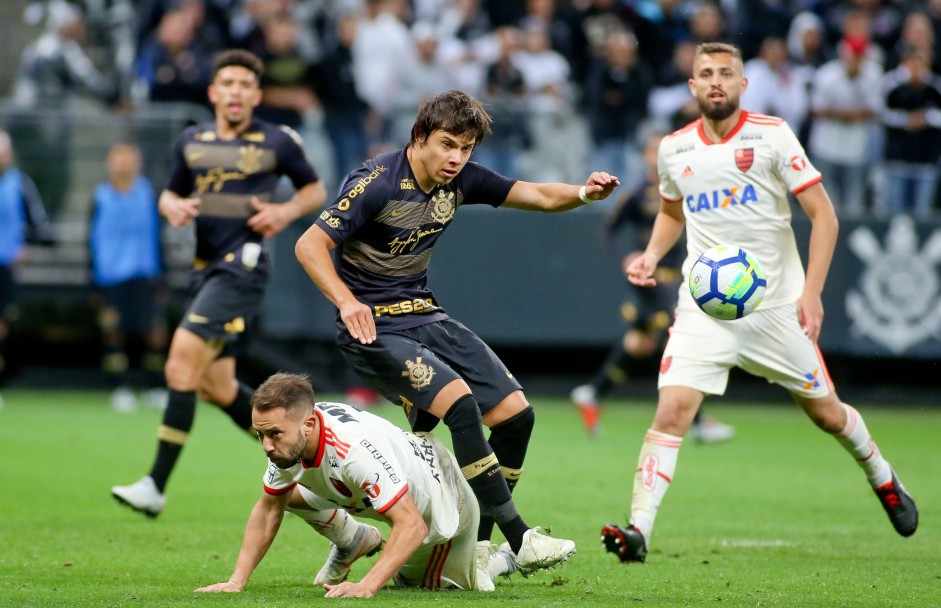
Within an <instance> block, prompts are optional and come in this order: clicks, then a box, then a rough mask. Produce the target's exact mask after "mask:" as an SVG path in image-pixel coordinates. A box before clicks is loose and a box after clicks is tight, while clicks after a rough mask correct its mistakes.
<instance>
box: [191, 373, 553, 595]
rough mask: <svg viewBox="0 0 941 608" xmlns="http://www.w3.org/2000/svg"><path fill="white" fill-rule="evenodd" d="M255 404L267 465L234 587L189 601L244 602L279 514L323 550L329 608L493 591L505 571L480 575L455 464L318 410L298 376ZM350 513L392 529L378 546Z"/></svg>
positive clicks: (470, 510) (471, 514)
mask: <svg viewBox="0 0 941 608" xmlns="http://www.w3.org/2000/svg"><path fill="white" fill-rule="evenodd" d="M252 404H253V410H252V421H253V423H254V427H255V429H256V431H257V433H258V437H259V439H260V441H261V446H262V449H263V450H264V452H265V454H266V455H267V457H268V466H267V469H266V471H265V474H264V477H263V492H262V494H261V497H260V498H259V499H258V502H257V503H256V505H255V507H254V509H252V512H251V515H250V516H249V519H248V524H247V525H246V528H245V536H244V538H243V541H242V548H241V551H240V552H239V555H238V558H237V560H236V564H235V569H234V571H233V572H232V576H231V577H229V580H228V581H226V582H224V583H217V584H215V585H210V586H208V587H202V588H200V589H197V591H208V592H238V591H242V590H244V589H245V586H246V584H247V583H248V579H249V577H250V576H251V574H252V572H253V571H254V570H255V568H256V567H257V566H258V564H259V563H260V562H261V560H262V558H263V557H264V556H265V554H266V552H267V550H268V547H270V545H271V543H272V541H274V538H275V536H276V535H277V533H278V531H279V529H280V526H281V521H282V518H283V516H284V512H285V511H290V512H291V513H293V514H295V515H297V516H298V517H300V518H301V519H302V520H304V521H305V522H306V523H307V524H308V525H309V526H311V527H312V528H313V529H314V530H315V531H316V532H318V533H319V534H321V535H323V536H324V537H326V538H327V539H328V540H329V541H330V542H331V549H330V553H329V555H328V556H327V560H326V562H325V563H324V565H323V567H321V569H320V571H319V572H318V573H317V575H316V577H315V578H314V584H315V585H318V586H323V587H324V588H325V589H326V590H327V593H326V596H327V597H372V596H374V595H375V594H376V593H378V592H379V591H380V590H381V589H382V588H383V587H384V586H385V585H386V584H387V583H388V582H389V581H390V580H392V581H394V583H395V584H396V585H400V586H408V587H423V588H426V589H446V588H457V589H464V590H477V591H492V590H493V588H494V586H493V580H492V579H493V578H494V577H495V576H497V575H498V574H500V573H504V572H505V571H506V569H507V568H508V567H509V566H510V564H509V563H507V562H506V561H503V563H502V564H497V563H496V562H497V561H498V559H496V558H495V559H493V560H492V562H493V563H492V564H491V563H488V564H484V565H483V567H482V568H481V566H480V565H479V564H478V560H477V542H476V539H477V526H478V524H479V516H480V510H479V507H478V505H477V500H476V499H475V498H474V493H473V492H472V491H471V489H470V486H469V485H468V483H467V481H466V480H465V479H464V476H463V475H462V474H461V470H460V466H459V465H458V464H457V461H456V460H455V458H454V456H453V455H452V454H451V453H450V452H449V451H448V450H447V448H445V447H444V445H443V444H442V443H441V442H440V441H439V440H438V439H437V438H436V437H435V436H434V435H431V434H425V433H409V432H406V431H403V430H402V429H400V428H398V427H397V426H395V425H394V424H392V423H391V422H389V421H387V420H384V419H382V418H379V417H378V416H375V415H373V414H370V413H368V412H362V411H359V410H357V409H355V408H353V407H351V406H348V405H345V404H340V403H329V402H321V403H315V400H314V391H313V389H312V388H311V386H310V383H309V382H308V380H307V377H306V376H299V375H296V374H285V373H278V374H275V375H273V376H271V377H270V378H269V379H268V380H267V381H266V382H265V383H264V384H262V385H261V386H260V387H259V388H258V390H257V391H256V392H255V394H254V396H253V397H252ZM348 512H352V513H356V514H358V515H359V516H360V517H366V518H370V519H375V520H379V521H385V522H387V523H389V524H391V526H392V530H391V532H390V534H389V537H388V539H387V540H386V542H385V546H384V547H383V541H382V535H381V534H380V532H379V530H378V529H376V528H375V527H374V526H371V525H368V524H366V523H362V522H358V521H357V520H356V519H354V518H353V517H352V516H351V515H350V514H349V513H348ZM380 550H381V551H382V553H381V555H380V556H379V559H378V560H377V561H376V562H375V563H374V564H373V566H372V567H371V568H370V569H369V571H368V572H367V573H366V574H365V575H364V576H363V578H362V579H361V580H360V581H359V582H349V581H347V578H348V577H349V573H350V566H352V564H353V563H354V562H355V561H356V560H357V559H359V558H361V557H365V556H370V555H373V554H375V553H377V552H379V551H380ZM534 550H536V547H534V546H531V545H530V546H527V547H526V548H524V551H534ZM489 568H493V570H494V572H493V573H491V572H490V570H489Z"/></svg>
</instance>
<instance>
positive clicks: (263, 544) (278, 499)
mask: <svg viewBox="0 0 941 608" xmlns="http://www.w3.org/2000/svg"><path fill="white" fill-rule="evenodd" d="M290 495H291V493H290V492H288V493H286V494H282V495H280V496H272V495H270V494H267V493H263V494H262V496H261V498H259V499H258V502H257V503H255V508H254V509H252V514H251V515H249V516H248V524H246V526H245V537H244V538H243V539H242V549H241V550H240V551H239V556H238V559H237V560H236V561H235V570H233V571H232V576H230V577H229V580H227V581H226V582H224V583H216V584H215V585H209V586H208V587H200V588H199V589H196V590H195V591H199V592H209V593H238V592H239V591H242V590H243V589H245V585H246V584H247V583H248V577H250V576H251V575H252V572H254V571H255V568H256V567H257V566H258V564H259V562H261V559H262V558H263V557H264V556H265V553H267V552H268V547H270V546H271V542H272V541H273V540H274V537H275V536H277V534H278V529H279V528H280V527H281V520H282V519H284V507H285V506H286V505H287V502H288V497H289V496H290Z"/></svg>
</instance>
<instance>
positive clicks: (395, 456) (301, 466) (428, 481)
mask: <svg viewBox="0 0 941 608" xmlns="http://www.w3.org/2000/svg"><path fill="white" fill-rule="evenodd" d="M314 413H315V414H316V415H317V417H318V418H319V419H320V437H319V440H318V446H319V447H318V449H317V455H316V456H315V457H314V459H313V460H312V461H310V462H304V461H301V462H299V463H297V464H295V465H294V466H292V467H291V468H288V469H282V468H279V467H278V466H277V465H275V464H274V463H272V462H270V461H269V463H268V469H267V471H266V472H265V476H264V489H265V491H266V492H268V493H269V494H284V493H286V492H289V491H291V490H292V489H293V488H294V486H295V485H296V484H300V485H302V486H304V487H305V488H307V489H308V490H310V491H311V492H313V493H314V494H316V495H317V496H319V497H320V498H323V499H326V500H327V501H329V502H330V503H332V504H334V505H336V506H337V507H338V508H341V509H345V510H347V511H348V512H350V513H352V514H356V515H360V516H363V517H368V518H370V519H378V520H383V518H382V517H381V515H382V514H383V513H385V512H386V511H387V510H388V509H389V508H391V507H392V506H393V505H394V504H395V503H396V502H397V501H398V500H399V499H400V498H401V497H402V496H403V495H404V494H405V493H406V492H409V493H410V494H411V495H412V499H413V500H414V501H415V504H416V505H417V506H418V511H419V512H420V513H421V514H422V518H423V519H424V520H425V523H426V524H427V525H428V536H427V537H426V538H425V542H426V543H430V544H438V543H441V542H444V541H446V540H448V539H450V538H452V537H453V536H454V535H455V533H456V531H457V528H458V524H459V520H460V514H459V513H458V509H459V508H460V507H461V504H460V502H461V499H460V498H459V496H461V493H460V492H458V491H456V490H455V488H454V485H455V483H456V480H455V479H454V478H453V474H452V473H451V472H452V471H453V470H454V469H455V468H456V465H455V466H454V467H451V466H445V467H444V469H443V468H442V464H441V463H440V462H439V454H438V452H437V451H436V450H435V449H434V447H433V445H432V443H431V442H429V441H428V440H427V439H426V438H425V437H423V436H421V435H416V434H413V433H409V432H406V431H403V430H402V429H400V428H399V427H397V426H395V425H394V424H392V423H391V422H389V421H388V420H385V419H383V418H380V417H378V416H375V415H373V414H370V413H368V412H361V411H359V410H357V409H356V408H353V407H351V406H349V405H344V404H342V403H330V402H321V403H317V405H316V406H315V408H314ZM440 457H441V458H444V457H448V458H450V455H449V454H442V455H441V456H440Z"/></svg>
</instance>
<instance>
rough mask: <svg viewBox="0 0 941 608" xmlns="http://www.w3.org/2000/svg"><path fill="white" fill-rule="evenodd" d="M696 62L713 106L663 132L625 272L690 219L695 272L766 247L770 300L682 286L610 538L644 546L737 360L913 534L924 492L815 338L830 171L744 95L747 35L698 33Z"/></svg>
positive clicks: (621, 551) (698, 79)
mask: <svg viewBox="0 0 941 608" xmlns="http://www.w3.org/2000/svg"><path fill="white" fill-rule="evenodd" d="M693 66H694V67H693V75H692V78H690V80H689V91H690V93H691V94H692V96H693V97H694V98H695V99H696V101H697V104H698V105H699V107H700V111H701V113H702V116H701V118H700V119H698V120H696V121H693V122H692V123H690V124H689V125H687V126H686V127H685V128H683V129H680V130H679V131H677V132H675V133H673V134H672V135H670V136H669V137H668V138H665V139H664V140H663V141H662V142H661V144H660V150H659V152H658V155H657V161H658V162H657V169H658V170H657V173H658V176H659V182H660V196H661V197H662V199H663V202H662V203H661V205H660V212H659V214H658V215H657V219H656V222H655V223H654V229H653V232H652V234H651V237H650V241H649V242H648V244H647V248H646V249H645V250H644V253H643V254H642V255H640V256H638V257H637V258H635V259H634V261H633V262H631V264H630V266H629V267H628V269H627V274H628V279H629V280H630V281H631V283H633V284H634V285H638V286H640V287H653V286H654V285H655V284H656V278H655V273H656V270H657V265H658V263H659V261H660V259H661V258H662V257H663V256H664V254H665V253H666V252H667V251H669V250H670V249H672V248H673V247H674V245H676V242H677V241H678V240H679V238H680V237H681V236H682V234H683V231H684V230H685V231H686V241H687V258H686V261H685V262H684V264H683V268H684V274H686V273H688V272H689V268H690V266H691V265H692V263H693V261H694V260H695V259H696V258H697V256H698V255H699V253H700V252H702V251H705V250H706V249H708V248H710V247H714V246H715V245H718V244H721V243H729V242H734V243H738V244H740V245H741V246H742V247H746V248H748V249H749V251H751V252H752V253H754V254H755V256H756V257H758V259H760V260H761V264H762V267H763V268H764V270H765V273H766V274H767V277H768V290H767V292H766V294H765V298H764V300H763V301H762V306H761V308H759V309H758V310H756V311H754V312H753V313H751V314H750V315H749V316H747V317H745V318H742V319H738V320H736V321H719V320H717V319H713V318H712V317H710V316H708V315H706V314H705V313H703V312H702V311H701V310H700V309H699V308H698V307H697V306H696V304H695V302H693V298H692V296H691V295H690V293H689V291H688V290H685V289H684V290H680V299H679V303H678V305H677V313H676V320H675V322H674V323H673V326H672V327H671V329H670V339H669V341H668V342H667V346H666V348H665V349H664V352H663V358H662V360H661V364H660V378H659V382H658V388H659V398H658V401H657V412H656V414H655V415H654V420H653V423H652V424H651V426H650V428H649V429H648V430H647V432H646V434H645V435H644V442H643V444H642V446H641V448H640V455H639V456H638V464H637V467H636V469H635V470H634V489H633V494H632V496H631V515H630V522H629V523H628V525H627V527H622V526H619V525H615V524H608V525H606V526H604V527H603V528H602V531H601V537H602V542H603V543H604V544H605V547H606V549H607V550H608V551H610V552H612V553H615V554H616V555H617V556H618V558H619V559H620V560H621V561H622V562H629V561H638V562H643V561H644V560H645V559H646V558H647V548H648V546H649V543H650V536H651V534H652V532H653V527H654V521H655V519H656V517H657V512H658V510H659V509H660V503H661V502H662V500H663V497H664V496H665V495H666V492H667V490H668V489H669V487H670V484H671V483H672V480H673V477H674V474H675V472H676V464H677V459H678V457H679V452H680V448H681V447H682V444H683V436H684V435H685V434H686V431H687V430H688V428H689V426H690V424H691V423H692V420H693V416H694V415H695V413H696V411H697V410H698V409H699V407H700V405H702V402H703V399H704V398H705V397H706V396H707V395H721V394H723V393H724V392H725V389H726V386H727V384H728V376H729V370H730V369H731V368H732V367H739V368H741V369H743V370H744V371H746V372H748V373H750V374H753V375H755V376H758V377H761V378H765V379H766V380H768V381H769V382H773V383H775V384H778V385H779V386H781V387H782V388H784V389H786V390H787V391H788V393H789V394H790V396H791V398H792V399H793V400H794V402H795V403H797V404H798V405H799V406H800V407H801V409H803V411H804V413H805V414H807V417H808V418H810V420H811V421H813V423H814V424H816V425H817V426H818V427H819V428H820V429H821V430H823V431H825V432H826V433H829V434H830V435H832V436H833V437H834V439H836V441H837V442H838V443H839V444H840V446H841V447H842V448H843V449H844V450H846V452H847V453H848V454H849V455H850V456H852V457H853V459H854V460H855V461H856V463H857V464H858V465H859V466H860V468H861V469H862V470H863V473H864V474H865V475H866V478H867V481H868V482H869V484H870V486H871V487H872V489H873V490H874V492H875V494H876V497H877V498H878V500H879V503H880V504H881V505H882V507H883V509H884V510H885V512H886V514H887V515H888V517H889V520H890V521H891V522H892V526H893V528H895V531H896V532H898V533H899V534H900V535H902V536H911V535H912V534H914V533H915V530H916V529H917V528H918V509H917V507H916V506H915V501H914V500H913V499H912V497H911V496H910V495H909V494H908V492H907V491H906V490H905V487H904V486H903V485H902V483H901V482H900V481H899V479H898V477H897V476H896V474H895V471H894V470H893V469H892V466H891V465H890V464H889V462H888V461H887V460H886V459H885V458H883V456H882V453H881V452H880V451H879V448H878V447H877V446H876V444H875V442H874V441H873V438H872V436H871V435H870V434H869V429H868V428H867V426H866V423H865V421H864V420H863V417H862V416H861V415H860V414H859V412H857V411H856V409H855V408H853V407H852V406H851V405H848V404H846V403H843V402H842V401H841V400H840V398H839V397H838V396H837V394H836V392H835V389H834V386H833V382H832V380H831V379H830V375H829V372H828V371H827V367H826V363H825V362H824V360H823V356H822V355H821V353H820V348H819V347H818V345H817V339H818V338H819V337H820V328H821V326H822V323H823V301H822V299H821V294H822V292H823V287H824V284H825V283H826V279H827V274H828V272H829V269H830V262H831V260H832V256H833V250H834V248H835V247H836V241H837V233H838V230H839V223H838V221H837V218H836V212H835V210H834V208H833V204H832V203H831V202H830V198H829V196H828V195H827V192H826V190H825V189H824V187H823V184H822V183H821V180H822V178H821V176H820V172H819V171H817V169H816V168H814V166H813V165H811V164H810V163H809V162H808V160H807V155H806V153H805V152H804V149H803V147H802V146H801V145H800V142H798V140H797V137H796V136H795V135H794V132H793V131H791V129H790V128H789V127H788V126H787V123H785V122H784V121H783V120H781V119H780V118H777V117H773V116H766V115H764V114H753V113H750V112H747V111H745V110H743V109H742V108H741V106H740V104H739V100H740V97H741V93H742V92H744V90H745V88H746V87H747V86H748V81H747V79H745V77H744V75H743V66H742V55H741V52H740V51H739V50H738V48H737V47H735V46H732V45H729V44H723V43H706V44H701V45H699V46H698V47H697V49H696V57H695V60H694V64H693ZM729 184H744V185H743V186H741V187H737V186H732V187H730V186H729ZM721 190H724V192H725V194H724V196H725V197H726V198H725V199H724V202H723V203H721V204H720V203H719V200H720V199H719V197H718V196H716V195H715V194H713V195H712V196H710V194H709V193H718V192H720V191H721ZM789 192H790V193H791V194H793V195H794V196H795V197H796V198H797V201H798V203H800V206H801V209H802V210H803V211H804V212H805V213H806V214H807V216H808V218H809V219H810V222H811V225H812V227H811V233H810V239H809V241H810V242H809V245H808V255H807V271H806V274H805V272H804V267H803V262H802V261H801V257H800V254H799V252H798V250H797V242H796V239H795V238H794V230H793V228H792V226H791V207H790V202H789V200H788V193H789Z"/></svg>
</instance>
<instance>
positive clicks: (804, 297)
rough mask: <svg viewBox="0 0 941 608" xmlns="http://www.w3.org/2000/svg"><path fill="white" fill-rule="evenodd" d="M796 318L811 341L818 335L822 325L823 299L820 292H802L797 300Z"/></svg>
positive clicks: (815, 339) (814, 340)
mask: <svg viewBox="0 0 941 608" xmlns="http://www.w3.org/2000/svg"><path fill="white" fill-rule="evenodd" d="M797 320H798V321H799V322H800V324H801V327H803V328H804V333H805V334H807V337H808V338H810V340H811V341H812V342H816V341H817V339H818V338H819V337H820V328H821V327H822V326H823V300H821V299H820V294H817V293H808V292H806V291H805V292H804V293H802V294H801V297H800V298H799V299H798V300H797Z"/></svg>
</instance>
